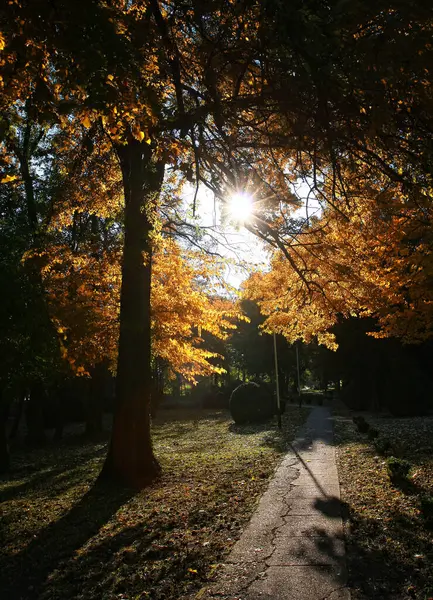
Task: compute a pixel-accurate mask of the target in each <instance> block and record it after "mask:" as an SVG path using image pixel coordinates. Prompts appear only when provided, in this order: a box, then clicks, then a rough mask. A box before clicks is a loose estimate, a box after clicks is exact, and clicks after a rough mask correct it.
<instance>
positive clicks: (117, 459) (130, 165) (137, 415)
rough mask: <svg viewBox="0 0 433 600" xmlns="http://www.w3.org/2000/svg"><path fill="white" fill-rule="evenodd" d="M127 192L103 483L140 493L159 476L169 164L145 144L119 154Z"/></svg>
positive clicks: (132, 144)
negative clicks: (156, 224)
mask: <svg viewBox="0 0 433 600" xmlns="http://www.w3.org/2000/svg"><path fill="white" fill-rule="evenodd" d="M117 152H118V156H119V160H120V164H121V167H122V175H123V185H124V192H125V240H124V249H123V261H122V288H121V298H120V338H119V355H118V363H117V379H116V405H115V411H114V420H113V433H112V438H111V444H110V448H109V451H108V455H107V458H106V461H105V464H104V467H103V470H102V473H101V477H102V478H109V479H114V480H118V481H121V482H123V483H124V484H126V485H129V486H132V487H134V488H136V489H140V488H142V487H144V486H145V485H147V484H148V483H149V482H150V481H152V480H153V479H154V478H155V477H156V476H157V475H158V473H159V471H160V467H159V465H158V462H157V461H156V459H155V457H154V454H153V449H152V442H151V436H150V396H151V388H152V370H151V330H150V325H151V322H150V289H151V265H152V248H151V239H150V238H151V230H152V221H153V218H154V216H155V207H156V200H157V197H158V194H159V192H160V189H161V185H162V181H163V177H164V164H163V163H162V162H155V161H152V150H151V149H150V147H149V146H148V145H147V144H146V143H140V142H138V141H136V140H131V141H130V142H129V143H128V144H126V145H125V146H119V147H118V148H117Z"/></svg>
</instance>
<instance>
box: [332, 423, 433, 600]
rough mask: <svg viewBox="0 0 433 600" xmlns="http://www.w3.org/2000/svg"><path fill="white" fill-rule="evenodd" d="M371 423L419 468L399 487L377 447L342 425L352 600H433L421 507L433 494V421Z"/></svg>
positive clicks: (429, 545)
mask: <svg viewBox="0 0 433 600" xmlns="http://www.w3.org/2000/svg"><path fill="white" fill-rule="evenodd" d="M367 421H368V422H369V423H370V425H372V426H373V427H375V428H376V429H377V430H378V431H379V434H380V435H381V436H383V437H385V438H387V439H389V440H390V442H391V446H392V448H393V453H395V454H396V455H398V456H399V457H400V458H401V459H403V460H408V461H410V463H411V464H412V465H413V466H412V469H411V472H410V477H409V481H408V484H409V485H405V486H404V487H397V486H396V484H395V483H393V482H392V481H391V479H390V476H389V471H388V468H387V461H386V459H385V458H384V457H383V456H380V455H379V454H378V453H377V450H376V449H375V447H374V445H373V442H372V441H371V440H369V439H368V438H367V436H366V435H362V434H360V433H359V432H357V431H356V430H355V425H354V424H353V423H352V422H351V420H350V418H349V417H348V416H340V417H337V422H336V441H337V443H338V446H339V449H338V463H339V475H340V483H341V492H342V499H343V501H344V502H345V503H346V507H347V515H346V516H347V521H346V535H347V542H348V567H349V576H350V583H351V586H352V588H353V592H352V598H353V600H360V599H363V600H365V599H368V600H376V599H378V600H379V599H380V600H388V599H389V600H391V599H393V600H396V599H403V598H414V599H417V600H428V599H431V598H433V531H432V530H431V529H429V528H428V527H427V526H426V521H425V519H424V518H423V516H422V514H421V511H420V505H421V498H422V496H423V494H425V493H427V494H432V493H433V417H428V418H427V417H424V418H410V419H409V418H408V419H395V418H377V417H373V416H367Z"/></svg>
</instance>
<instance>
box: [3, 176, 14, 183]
mask: <svg viewBox="0 0 433 600" xmlns="http://www.w3.org/2000/svg"><path fill="white" fill-rule="evenodd" d="M15 179H18V175H6V176H5V177H3V179H2V180H1V181H0V183H9V182H10V181H15Z"/></svg>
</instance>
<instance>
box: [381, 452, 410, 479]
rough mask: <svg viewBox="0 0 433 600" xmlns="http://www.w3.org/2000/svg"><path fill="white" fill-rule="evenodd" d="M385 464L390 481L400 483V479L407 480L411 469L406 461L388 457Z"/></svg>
mask: <svg viewBox="0 0 433 600" xmlns="http://www.w3.org/2000/svg"><path fill="white" fill-rule="evenodd" d="M386 462H387V465H388V470H389V474H390V477H391V480H395V481H401V480H402V479H407V476H408V475H409V471H410V469H411V467H412V465H411V463H410V462H409V461H408V460H404V459H403V458H397V457H395V456H390V457H389V458H388V459H387V461H386Z"/></svg>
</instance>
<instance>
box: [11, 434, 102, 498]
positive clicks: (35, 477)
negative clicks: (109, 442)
mask: <svg viewBox="0 0 433 600" xmlns="http://www.w3.org/2000/svg"><path fill="white" fill-rule="evenodd" d="M105 452H106V448H105V447H104V446H103V447H95V446H94V445H89V446H86V447H85V448H84V449H83V448H81V447H79V446H77V447H76V452H74V453H72V454H71V452H70V447H69V450H67V453H65V454H63V455H62V454H59V455H56V459H55V461H54V460H51V461H50V462H49V463H44V464H41V465H39V466H36V464H35V463H31V464H30V465H26V466H25V467H21V468H17V469H15V470H14V471H12V473H11V474H9V475H6V476H4V477H2V478H1V479H0V483H1V482H3V483H5V484H6V487H5V489H3V490H1V491H0V502H6V501H8V500H11V499H14V498H16V497H17V496H20V495H24V494H25V495H26V496H28V495H31V494H32V493H34V492H36V493H37V492H39V491H40V489H41V488H49V489H50V494H52V493H53V492H57V493H59V492H60V491H62V490H64V489H66V488H69V487H70V486H71V484H72V483H73V479H74V477H73V474H74V473H76V475H77V481H78V480H82V475H81V476H80V475H79V472H80V471H82V470H83V469H84V468H86V465H87V464H88V463H89V462H91V461H92V460H94V459H95V458H98V457H100V456H103V455H104V454H105ZM53 463H54V464H55V465H56V466H55V467H54V468H51V467H49V468H48V467H47V464H53ZM77 465H79V466H77ZM16 479H18V481H17V483H14V480H16ZM22 479H25V481H22ZM62 481H64V482H65V485H62Z"/></svg>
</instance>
